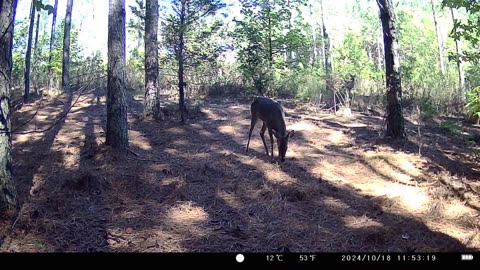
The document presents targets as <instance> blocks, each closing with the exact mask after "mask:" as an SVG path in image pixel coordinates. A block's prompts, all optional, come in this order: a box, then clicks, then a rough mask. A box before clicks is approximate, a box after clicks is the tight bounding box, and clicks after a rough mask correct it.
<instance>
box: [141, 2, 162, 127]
mask: <svg viewBox="0 0 480 270" xmlns="http://www.w3.org/2000/svg"><path fill="white" fill-rule="evenodd" d="M157 35H158V0H147V3H146V15H145V112H144V114H145V116H146V117H153V118H155V119H160V100H159V96H158V47H157V46H158V45H157V43H158V42H157V40H158V36H157Z"/></svg>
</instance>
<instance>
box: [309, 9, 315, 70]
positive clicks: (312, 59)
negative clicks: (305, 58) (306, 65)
mask: <svg viewBox="0 0 480 270" xmlns="http://www.w3.org/2000/svg"><path fill="white" fill-rule="evenodd" d="M308 11H309V13H310V18H312V17H313V11H312V4H309V5H308ZM311 27H312V41H313V46H312V52H311V54H312V56H311V61H312V68H314V67H315V65H316V61H317V22H316V21H314V20H312V24H311Z"/></svg>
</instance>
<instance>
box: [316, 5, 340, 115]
mask: <svg viewBox="0 0 480 270" xmlns="http://www.w3.org/2000/svg"><path fill="white" fill-rule="evenodd" d="M320 5H321V6H320V7H321V13H322V14H321V16H322V32H323V48H324V50H323V51H324V55H325V56H324V60H325V92H326V102H327V104H328V106H329V107H332V108H333V109H334V111H335V112H336V111H337V102H336V95H335V92H334V91H335V89H334V87H333V82H332V54H331V52H330V50H331V46H330V37H329V35H328V32H327V28H326V27H325V18H324V17H325V15H324V14H323V1H320Z"/></svg>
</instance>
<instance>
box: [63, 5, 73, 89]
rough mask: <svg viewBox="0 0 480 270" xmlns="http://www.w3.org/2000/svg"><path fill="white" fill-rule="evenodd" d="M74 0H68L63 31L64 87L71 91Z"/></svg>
mask: <svg viewBox="0 0 480 270" xmlns="http://www.w3.org/2000/svg"><path fill="white" fill-rule="evenodd" d="M72 9H73V0H67V12H66V14H65V29H64V33H63V62H62V88H63V91H65V92H70V29H71V28H72Z"/></svg>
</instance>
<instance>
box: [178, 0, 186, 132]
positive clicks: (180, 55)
mask: <svg viewBox="0 0 480 270" xmlns="http://www.w3.org/2000/svg"><path fill="white" fill-rule="evenodd" d="M185 16H186V7H185V1H182V10H181V12H180V31H179V36H178V40H179V46H178V52H177V60H178V74H177V75H178V90H179V91H178V92H179V102H178V106H179V110H180V120H181V122H182V123H185V113H186V107H185V91H184V86H185V84H184V80H183V72H184V70H183V69H184V67H183V64H184V63H183V50H184V47H185V37H184V34H185V33H184V31H185Z"/></svg>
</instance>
